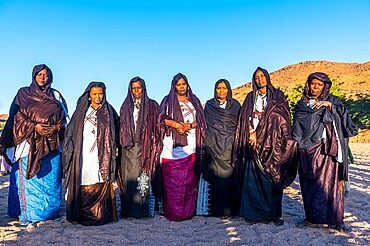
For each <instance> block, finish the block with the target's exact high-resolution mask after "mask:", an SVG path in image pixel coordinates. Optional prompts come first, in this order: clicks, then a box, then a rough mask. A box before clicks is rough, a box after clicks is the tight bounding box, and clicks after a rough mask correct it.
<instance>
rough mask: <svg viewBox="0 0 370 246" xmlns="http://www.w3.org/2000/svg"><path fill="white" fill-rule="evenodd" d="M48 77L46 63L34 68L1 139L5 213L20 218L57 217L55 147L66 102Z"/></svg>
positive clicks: (57, 155) (58, 169)
mask: <svg viewBox="0 0 370 246" xmlns="http://www.w3.org/2000/svg"><path fill="white" fill-rule="evenodd" d="M52 83H53V74H52V72H51V70H50V68H49V67H47V66H46V65H45V64H41V65H36V66H35V67H34V68H33V72H32V83H31V85H30V86H29V87H23V88H21V89H20V90H19V91H18V93H17V95H16V96H15V98H14V101H13V103H12V105H11V107H10V113H9V119H8V120H7V122H6V125H5V128H4V131H3V134H2V136H1V140H0V144H1V149H2V152H4V153H2V154H5V155H4V156H5V157H6V158H7V161H8V163H12V166H13V167H12V170H11V177H10V181H11V182H10V187H9V197H8V205H9V206H8V214H9V215H10V216H11V217H15V218H18V217H19V219H20V220H21V221H22V223H24V224H27V223H29V222H37V221H42V220H48V219H52V218H57V217H59V211H60V204H61V193H62V174H61V165H60V162H61V161H60V151H59V149H58V148H59V147H60V145H61V141H62V139H63V138H62V136H63V132H64V128H65V124H66V115H67V107H66V103H65V101H64V99H63V97H62V95H61V94H60V93H59V92H58V91H56V90H55V89H53V88H51V84H52Z"/></svg>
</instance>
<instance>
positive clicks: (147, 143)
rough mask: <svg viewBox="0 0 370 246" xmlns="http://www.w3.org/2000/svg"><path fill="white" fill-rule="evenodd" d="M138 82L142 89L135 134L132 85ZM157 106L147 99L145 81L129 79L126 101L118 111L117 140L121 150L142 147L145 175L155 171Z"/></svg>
mask: <svg viewBox="0 0 370 246" xmlns="http://www.w3.org/2000/svg"><path fill="white" fill-rule="evenodd" d="M134 82H140V84H141V86H142V87H143V91H142V96H141V102H140V109H139V117H138V122H137V128H136V132H135V123H134V118H133V115H132V114H133V112H134V100H135V98H134V96H133V94H132V89H131V86H132V83H134ZM158 111H159V106H158V103H157V102H156V101H154V100H152V99H150V98H149V97H148V93H147V90H146V85H145V81H144V80H143V79H142V78H140V77H134V78H133V79H131V81H130V83H129V85H128V92H127V96H126V99H125V100H124V101H123V103H122V106H121V110H120V132H119V135H120V136H119V139H120V143H121V145H122V147H123V148H131V147H133V146H134V144H135V143H139V144H141V145H142V155H141V156H142V163H141V165H142V168H143V169H144V171H145V172H147V173H152V172H153V171H154V170H155V165H154V164H155V163H154V155H155V153H152V152H153V151H155V148H153V146H156V141H157V137H158V136H157V135H158V134H157V132H158V131H157V127H156V126H157V119H158Z"/></svg>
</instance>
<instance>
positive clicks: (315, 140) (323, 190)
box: [0, 64, 357, 230]
mask: <svg viewBox="0 0 370 246" xmlns="http://www.w3.org/2000/svg"><path fill="white" fill-rule="evenodd" d="M52 81H53V79H52V72H51V70H50V68H48V67H47V66H46V65H44V64H42V65H37V66H35V67H34V70H33V73H32V83H31V85H30V86H28V87H24V88H21V89H20V90H19V91H18V93H17V95H16V96H15V99H14V101H13V103H12V105H11V107H10V114H9V119H8V121H7V123H6V125H5V129H4V131H3V134H2V136H1V139H0V144H1V152H2V154H4V155H5V156H6V157H7V159H8V163H12V170H11V177H10V188H9V199H8V214H9V215H10V216H11V217H14V218H19V219H20V220H21V222H22V223H24V224H27V223H30V222H37V221H41V220H48V219H56V220H58V219H60V218H61V217H60V215H59V213H60V203H61V196H62V178H64V184H65V187H66V188H67V189H66V190H67V193H66V216H67V220H68V221H70V222H72V223H80V224H83V225H101V224H105V223H109V222H113V221H117V211H116V201H115V194H114V189H113V185H112V183H113V182H115V181H117V183H118V187H119V191H120V196H121V205H122V207H121V216H122V217H135V218H140V217H153V216H154V209H155V208H156V209H158V210H159V211H160V212H163V214H164V216H165V217H166V218H167V219H169V220H174V221H181V220H186V219H190V218H192V217H193V216H194V215H206V216H217V217H223V216H240V217H242V218H244V219H245V221H246V223H248V224H254V223H258V222H262V223H269V222H273V223H274V224H275V225H277V226H280V225H283V224H284V221H283V220H282V194H283V189H284V188H286V187H287V186H289V185H290V184H291V183H292V182H293V180H294V179H295V177H296V173H297V169H298V173H299V175H300V183H301V189H302V196H303V201H304V208H305V215H306V222H307V223H315V224H329V225H330V226H332V227H335V228H336V229H338V230H344V229H345V226H344V224H343V218H344V196H343V183H344V181H346V180H348V139H349V137H351V136H353V135H356V134H357V128H356V126H355V125H354V124H353V122H352V120H351V117H350V116H349V114H348V111H347V109H346V107H345V106H344V105H343V104H342V102H341V101H340V100H339V98H337V97H335V96H333V95H331V94H330V87H331V84H332V82H331V80H330V79H329V77H328V76H327V75H326V74H324V73H320V72H317V73H313V74H310V75H309V76H308V79H307V81H306V85H305V89H304V92H303V95H302V98H301V100H300V101H299V102H298V103H297V105H296V107H295V108H294V120H293V122H294V123H293V127H291V119H290V110H289V107H288V103H287V100H286V98H285V96H284V94H283V93H282V92H281V91H280V90H279V89H277V88H275V87H273V86H272V84H271V81H270V76H269V74H268V72H267V71H266V70H265V69H263V68H260V67H258V68H257V69H256V71H255V72H254V74H253V77H252V87H253V90H252V91H251V92H250V93H249V94H248V95H247V97H246V99H245V100H244V103H243V105H242V106H240V104H239V102H238V101H236V100H235V99H233V98H232V90H231V86H230V83H229V82H228V81H227V80H226V79H220V80H218V81H217V82H216V84H215V88H214V97H213V98H212V99H210V100H208V101H207V102H206V104H205V108H204V110H203V107H202V104H201V102H200V100H199V99H198V98H197V97H196V96H195V95H194V94H193V92H192V90H191V88H190V85H189V82H188V80H187V78H186V76H185V75H183V74H181V73H178V74H177V75H175V76H174V77H173V80H172V83H171V89H170V92H169V94H168V95H167V96H166V97H165V98H164V99H163V100H162V102H161V104H160V105H158V104H157V103H156V102H155V101H154V100H152V99H149V98H148V96H147V92H146V86H145V82H144V80H143V79H141V78H140V77H135V78H133V79H132V80H131V81H130V83H129V88H128V94H127V97H126V99H125V100H124V102H123V104H122V107H121V110H120V115H118V114H117V113H116V111H115V109H114V108H113V107H112V106H111V105H110V104H109V103H108V101H107V96H106V87H105V84H104V83H103V82H91V83H90V84H89V85H88V87H87V88H86V90H85V91H84V92H83V94H82V95H81V96H80V98H79V99H78V101H77V106H76V110H75V112H74V113H73V116H72V117H71V119H70V120H69V116H68V111H67V106H66V103H65V100H64V99H63V97H62V95H61V94H60V93H59V92H58V91H57V90H55V89H53V88H51V84H52ZM62 142H63V143H62ZM62 167H63V168H62Z"/></svg>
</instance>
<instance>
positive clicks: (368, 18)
mask: <svg viewBox="0 0 370 246" xmlns="http://www.w3.org/2000/svg"><path fill="white" fill-rule="evenodd" d="M369 44H370V1H368V0H353V1H345V0H343V1H341V0H336V1H329V0H322V1H319V0H310V1H307V0H295V1H288V0H281V1H277V0H275V1H259V0H251V1H248V0H244V1H237V0H207V1H201V0H198V1H195V0H187V1H181V0H177V1H176V0H173V1H154V0H151V1H150V0H148V1H142V0H137V1H124V0H122V1H113V0H97V1H93V0H79V1H71V0H64V1H59V0H53V1H52V0H48V1H44V0H32V1H21V0H9V1H7V0H0V58H1V59H0V75H1V78H0V81H1V96H0V113H7V112H8V110H9V106H10V103H11V101H12V100H13V98H14V96H15V94H16V93H17V90H18V89H19V88H20V87H23V86H28V85H29V84H30V82H31V72H32V68H33V66H34V65H36V64H40V63H45V64H47V65H48V66H49V67H50V68H51V69H52V71H53V74H54V83H53V87H54V88H56V89H58V90H59V91H61V93H62V94H63V95H64V97H65V98H66V100H67V103H68V106H69V108H70V111H73V110H74V108H75V104H76V100H77V98H78V97H79V96H80V94H81V93H82V92H83V91H84V89H85V88H86V86H87V84H88V83H89V82H91V81H103V82H105V83H106V85H107V99H108V101H109V102H110V103H111V104H112V105H113V106H114V107H115V108H116V110H117V111H119V107H120V106H121V104H122V102H123V100H124V98H125V97H126V94H127V86H128V82H129V80H130V79H131V78H132V77H134V76H137V75H138V76H140V77H142V78H143V79H144V80H145V81H146V84H147V88H148V94H149V96H150V97H152V98H153V99H155V100H157V101H158V103H160V101H161V100H162V98H163V97H164V96H165V95H166V94H167V93H168V92H169V89H170V82H171V80H172V77H173V76H174V75H175V74H176V73H178V72H182V73H184V74H185V75H187V77H188V79H189V83H190V86H191V87H192V90H193V92H194V93H195V94H196V95H197V96H198V97H199V98H200V99H201V101H202V102H205V101H206V100H207V99H209V98H211V97H212V96H213V87H214V83H215V82H216V81H217V80H218V79H220V78H226V79H228V80H229V81H230V83H231V85H232V87H237V86H240V85H242V84H244V83H246V82H248V81H250V80H251V76H252V73H253V71H254V70H255V69H256V67H258V66H261V67H264V68H266V69H267V70H268V71H270V72H273V71H275V70H278V69H280V68H282V67H284V66H286V65H290V64H295V63H298V62H302V61H312V60H328V61H338V62H358V63H363V62H367V61H370V45H369Z"/></svg>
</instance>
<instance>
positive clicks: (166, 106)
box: [159, 73, 206, 163]
mask: <svg viewBox="0 0 370 246" xmlns="http://www.w3.org/2000/svg"><path fill="white" fill-rule="evenodd" d="M181 78H182V79H184V80H185V82H186V84H187V85H188V87H187V92H186V97H187V98H188V100H189V101H190V102H191V103H192V104H193V106H194V108H195V110H196V122H197V128H196V142H197V143H196V145H197V147H196V154H197V158H198V163H200V160H201V146H202V143H203V139H204V138H205V130H206V120H205V116H204V111H203V108H202V105H201V103H200V101H199V99H198V98H197V97H196V96H195V95H194V94H193V92H192V90H191V88H190V85H189V83H188V79H187V78H186V76H185V75H183V74H181V73H178V74H176V75H175V76H174V77H173V79H172V83H171V90H170V93H169V94H168V95H167V96H166V97H165V98H163V100H162V102H161V106H160V114H159V122H160V136H161V137H160V139H163V138H164V134H166V135H167V136H169V135H170V133H171V132H172V138H173V140H174V147H177V146H186V145H187V144H188V143H187V137H186V136H185V135H180V134H179V133H178V132H177V131H176V129H174V128H172V127H169V126H165V124H164V120H165V119H169V120H174V121H176V122H184V118H183V117H182V113H181V108H180V104H179V100H178V99H177V93H176V84H177V82H178V81H179V80H180V79H181ZM159 144H161V143H159ZM162 149H163V146H161V147H159V151H162Z"/></svg>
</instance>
